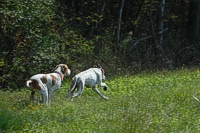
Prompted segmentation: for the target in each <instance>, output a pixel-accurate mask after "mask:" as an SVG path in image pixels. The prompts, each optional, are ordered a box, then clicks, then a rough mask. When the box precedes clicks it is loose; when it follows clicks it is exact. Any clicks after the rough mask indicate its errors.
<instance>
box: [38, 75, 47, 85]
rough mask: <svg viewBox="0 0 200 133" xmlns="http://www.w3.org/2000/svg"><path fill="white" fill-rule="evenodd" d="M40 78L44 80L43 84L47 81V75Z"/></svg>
mask: <svg viewBox="0 0 200 133" xmlns="http://www.w3.org/2000/svg"><path fill="white" fill-rule="evenodd" d="M40 80H41V81H42V83H43V84H46V83H47V77H46V76H43V77H42V78H40Z"/></svg>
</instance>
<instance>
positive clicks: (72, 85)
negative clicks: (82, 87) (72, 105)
mask: <svg viewBox="0 0 200 133" xmlns="http://www.w3.org/2000/svg"><path fill="white" fill-rule="evenodd" d="M76 81H77V79H76V78H73V79H72V81H71V82H70V89H69V91H68V94H67V96H66V98H69V97H71V96H72V95H73V94H74V91H75V89H76Z"/></svg>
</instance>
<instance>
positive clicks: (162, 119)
mask: <svg viewBox="0 0 200 133" xmlns="http://www.w3.org/2000/svg"><path fill="white" fill-rule="evenodd" d="M199 80H200V71H199V70H198V69H193V70H187V69H184V70H178V71H162V72H157V73H143V74H138V75H134V76H132V77H128V76H124V77H117V78H113V79H110V80H108V81H106V83H107V85H108V86H109V89H108V90H107V91H105V92H104V91H103V89H100V91H102V92H103V93H104V94H105V95H106V96H108V97H109V98H110V100H109V101H105V100H103V99H101V98H100V97H99V96H98V95H97V94H95V93H94V92H93V91H92V90H91V89H87V88H85V90H84V92H83V94H82V96H80V97H78V98H77V99H74V101H73V102H70V100H66V98H65V96H66V95H67V91H68V86H69V82H66V83H64V86H63V87H62V88H61V89H60V90H59V91H57V92H55V94H54V95H53V98H52V102H51V106H48V107H47V106H43V105H42V104H39V103H37V102H31V101H30V100H29V96H30V91H28V90H26V89H25V88H24V89H23V90H22V91H20V92H15V93H10V92H0V109H1V110H0V132H36V133H37V132H38V133H42V132H44V133H46V132H55V133H61V132H68V133H88V132H98V133H100V132H108V133H112V132H115V133H116V132H117V133H129V132H130V133H135V132H139V133H142V132H145V133H146V132H184V133H185V132H188V133H191V132H195V133H196V132H200V111H199V110H200V103H199V102H198V101H196V100H195V99H194V98H193V95H195V97H197V98H199V99H200V88H199V86H200V82H199ZM37 96H38V95H37Z"/></svg>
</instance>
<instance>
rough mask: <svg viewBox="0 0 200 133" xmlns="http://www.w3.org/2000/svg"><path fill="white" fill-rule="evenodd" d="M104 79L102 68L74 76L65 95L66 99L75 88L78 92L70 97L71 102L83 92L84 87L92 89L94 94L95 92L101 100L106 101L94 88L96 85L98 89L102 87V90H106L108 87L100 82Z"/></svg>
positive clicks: (91, 69)
mask: <svg viewBox="0 0 200 133" xmlns="http://www.w3.org/2000/svg"><path fill="white" fill-rule="evenodd" d="M103 79H105V75H104V69H102V68H90V69H88V70H86V71H83V72H81V73H79V74H77V75H75V76H74V77H73V78H72V80H71V82H70V89H69V92H68V95H67V98H69V97H71V96H72V95H73V93H74V91H75V89H76V88H77V89H78V91H77V93H75V94H74V95H73V96H72V99H71V101H73V99H74V98H75V97H77V96H80V95H81V94H82V92H83V89H84V86H86V87H87V88H92V90H93V91H94V92H96V93H97V94H98V95H99V96H101V97H102V98H104V99H106V100H108V97H106V96H104V95H103V94H102V93H101V92H100V91H99V90H98V88H96V84H97V85H98V87H104V90H107V88H108V86H107V85H106V84H105V83H103V82H102V80H103Z"/></svg>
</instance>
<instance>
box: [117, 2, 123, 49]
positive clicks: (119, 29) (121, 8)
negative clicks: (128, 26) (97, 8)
mask: <svg viewBox="0 0 200 133" xmlns="http://www.w3.org/2000/svg"><path fill="white" fill-rule="evenodd" d="M123 7H124V0H122V3H121V7H120V10H119V19H118V31H117V49H118V50H119V49H120V44H119V41H120V32H121V21H122V11H123ZM118 50H117V51H118ZM118 52H119V51H118Z"/></svg>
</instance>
